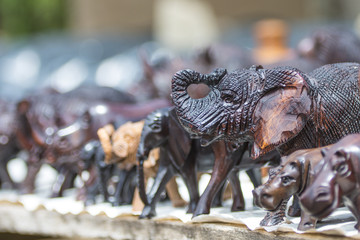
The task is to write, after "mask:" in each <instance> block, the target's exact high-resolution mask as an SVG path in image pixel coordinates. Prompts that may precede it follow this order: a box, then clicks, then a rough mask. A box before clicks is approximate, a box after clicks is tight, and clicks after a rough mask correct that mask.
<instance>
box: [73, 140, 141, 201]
mask: <svg viewBox="0 0 360 240" xmlns="http://www.w3.org/2000/svg"><path fill="white" fill-rule="evenodd" d="M104 158H105V154H104V151H103V148H102V146H101V143H100V141H99V140H92V141H90V142H88V143H87V144H85V145H84V147H83V148H82V150H81V152H80V156H79V159H80V161H82V162H83V163H84V166H83V167H82V169H83V170H87V171H88V172H89V178H88V179H85V180H83V181H84V186H83V187H82V188H81V189H80V190H79V191H78V199H79V200H82V201H84V202H85V204H86V205H89V204H93V203H95V202H96V201H95V200H96V196H98V195H99V194H101V195H102V196H103V200H104V201H105V202H109V201H110V198H109V197H110V196H109V192H108V185H109V184H113V183H112V177H113V176H116V177H117V178H118V181H117V188H116V192H115V193H114V195H115V198H116V199H115V202H112V203H113V205H115V206H118V205H124V204H131V203H132V201H133V195H134V192H135V188H136V187H137V175H136V167H135V166H134V167H133V168H131V169H129V170H127V169H118V168H117V167H116V166H115V164H106V163H105V162H104ZM80 177H82V174H80Z"/></svg>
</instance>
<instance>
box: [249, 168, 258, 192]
mask: <svg viewBox="0 0 360 240" xmlns="http://www.w3.org/2000/svg"><path fill="white" fill-rule="evenodd" d="M246 174H247V175H248V176H249V178H250V181H251V182H252V184H253V185H254V188H257V187H258V186H260V185H261V184H262V182H261V170H260V168H250V169H248V170H246Z"/></svg>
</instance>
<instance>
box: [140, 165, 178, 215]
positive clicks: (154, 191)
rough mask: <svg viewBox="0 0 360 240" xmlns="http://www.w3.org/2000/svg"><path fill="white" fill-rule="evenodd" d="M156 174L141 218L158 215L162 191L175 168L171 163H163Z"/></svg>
mask: <svg viewBox="0 0 360 240" xmlns="http://www.w3.org/2000/svg"><path fill="white" fill-rule="evenodd" d="M161 162H162V161H161V160H160V166H159V169H158V172H157V174H156V177H155V180H154V184H153V185H152V187H151V190H150V192H149V193H148V194H147V198H148V205H145V207H144V209H143V211H142V213H141V215H140V218H152V217H154V216H156V211H155V207H156V204H157V202H159V200H160V197H161V193H162V192H164V191H165V186H166V184H167V183H168V182H169V180H170V179H171V178H172V177H173V176H174V170H173V169H172V167H171V166H169V165H163V164H161Z"/></svg>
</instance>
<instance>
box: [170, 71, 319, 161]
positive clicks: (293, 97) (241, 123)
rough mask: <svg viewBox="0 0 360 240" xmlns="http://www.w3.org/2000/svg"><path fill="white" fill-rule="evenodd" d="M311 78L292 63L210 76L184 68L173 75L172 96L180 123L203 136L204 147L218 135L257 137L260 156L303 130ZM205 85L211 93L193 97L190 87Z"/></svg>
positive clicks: (234, 138)
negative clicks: (290, 64)
mask: <svg viewBox="0 0 360 240" xmlns="http://www.w3.org/2000/svg"><path fill="white" fill-rule="evenodd" d="M310 81H311V79H309V78H307V77H306V76H305V74H303V73H302V72H301V71H299V70H297V69H294V68H290V67H279V68H274V69H263V68H262V67H261V66H257V67H256V66H253V67H251V68H250V69H243V70H237V71H234V72H231V73H227V71H226V70H225V69H216V70H215V71H213V72H212V73H211V74H206V75H204V74H201V73H198V72H195V71H192V70H182V71H179V72H177V73H176V74H175V75H174V77H173V79H172V98H173V102H174V104H175V106H176V111H177V115H178V117H179V119H180V122H181V123H182V125H183V126H184V128H185V129H186V130H187V131H188V132H190V133H191V134H192V135H193V136H201V138H202V140H203V141H202V144H203V145H208V144H210V143H211V142H212V141H214V140H217V139H224V140H227V141H232V142H248V141H253V142H254V145H253V149H252V153H251V154H252V157H254V158H256V157H259V156H260V155H263V154H265V153H267V152H269V151H271V150H273V149H275V147H277V146H279V145H281V144H283V143H285V142H287V141H289V140H290V139H291V138H293V137H294V136H296V135H297V134H298V133H299V132H300V131H301V130H302V129H303V128H304V126H305V124H306V122H307V120H308V118H309V115H310V111H311V105H312V98H311V88H310V87H309V84H311V82H310ZM200 83H205V84H206V85H208V86H209V88H210V92H209V94H208V95H207V96H205V97H203V98H198V99H195V98H192V97H191V96H190V95H189V93H188V87H189V86H190V85H192V84H200ZM204 140H205V141H204Z"/></svg>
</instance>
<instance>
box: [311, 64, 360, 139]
mask: <svg viewBox="0 0 360 240" xmlns="http://www.w3.org/2000/svg"><path fill="white" fill-rule="evenodd" d="M359 66H360V65H359V64H357V63H338V64H329V65H325V66H323V67H321V68H318V69H316V70H314V71H313V72H312V73H311V74H310V75H311V77H312V78H314V79H316V80H317V86H316V88H317V89H316V91H315V92H316V94H315V95H316V96H315V111H314V118H315V120H316V121H315V122H316V123H317V129H318V131H319V133H320V134H321V135H322V136H324V138H325V139H324V142H323V144H324V145H328V144H332V143H334V141H337V140H339V139H341V138H342V137H344V136H345V135H348V134H352V133H359V132H360V122H359V119H360V90H359Z"/></svg>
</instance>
